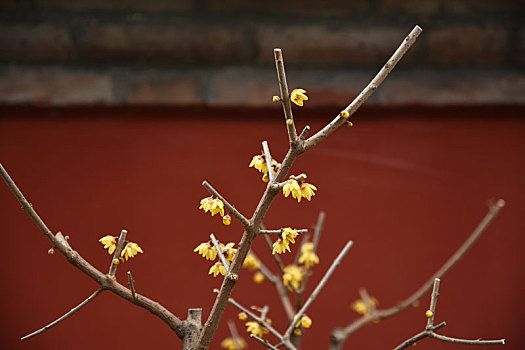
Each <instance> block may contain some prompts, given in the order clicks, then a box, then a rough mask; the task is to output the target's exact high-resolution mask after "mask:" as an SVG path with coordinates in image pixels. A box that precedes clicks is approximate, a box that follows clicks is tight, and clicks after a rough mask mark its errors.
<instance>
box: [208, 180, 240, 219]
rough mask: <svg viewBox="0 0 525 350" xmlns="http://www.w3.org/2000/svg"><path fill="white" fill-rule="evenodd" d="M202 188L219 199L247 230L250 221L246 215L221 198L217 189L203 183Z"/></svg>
mask: <svg viewBox="0 0 525 350" xmlns="http://www.w3.org/2000/svg"><path fill="white" fill-rule="evenodd" d="M202 186H204V188H206V189H207V190H208V192H210V193H211V194H212V195H214V196H215V197H217V198H219V199H220V200H221V201H222V202H223V203H224V206H225V207H226V208H227V209H228V210H229V211H230V212H231V213H232V214H233V216H235V217H236V218H237V219H238V220H239V221H240V222H241V224H242V225H243V226H244V228H245V229H246V228H247V227H248V226H250V221H248V219H246V218H245V217H244V215H242V214H241V213H240V212H239V211H238V210H237V209H235V207H234V206H233V205H231V204H230V203H229V202H228V201H227V200H226V199H224V197H223V196H221V195H220V194H219V192H217V190H215V188H213V187H212V186H211V185H210V184H209V183H208V182H206V181H203V182H202Z"/></svg>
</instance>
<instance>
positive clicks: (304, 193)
mask: <svg viewBox="0 0 525 350" xmlns="http://www.w3.org/2000/svg"><path fill="white" fill-rule="evenodd" d="M314 191H317V187H315V186H314V185H312V184H308V183H306V182H303V183H302V184H301V197H304V198H306V199H308V200H311V198H312V196H315V192H314ZM299 202H300V200H299Z"/></svg>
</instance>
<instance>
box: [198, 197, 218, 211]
mask: <svg viewBox="0 0 525 350" xmlns="http://www.w3.org/2000/svg"><path fill="white" fill-rule="evenodd" d="M199 209H202V210H204V212H205V213H207V212H208V211H209V212H210V213H211V216H214V215H215V214H217V213H219V214H220V215H221V216H224V203H223V202H222V201H221V200H220V199H219V198H215V197H214V196H210V197H206V198H203V199H202V200H201V205H200V207H199Z"/></svg>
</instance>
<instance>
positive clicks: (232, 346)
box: [221, 338, 248, 350]
mask: <svg viewBox="0 0 525 350" xmlns="http://www.w3.org/2000/svg"><path fill="white" fill-rule="evenodd" d="M247 347H248V345H247V344H246V342H245V341H244V339H242V338H237V339H235V340H234V339H233V338H226V339H224V340H223V341H222V342H221V348H224V349H227V350H241V349H246V348H247Z"/></svg>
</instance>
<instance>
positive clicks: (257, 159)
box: [249, 154, 281, 181]
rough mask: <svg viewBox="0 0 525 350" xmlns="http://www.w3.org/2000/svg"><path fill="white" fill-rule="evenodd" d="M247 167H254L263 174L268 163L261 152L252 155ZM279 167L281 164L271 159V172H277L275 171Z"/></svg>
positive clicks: (266, 169)
mask: <svg viewBox="0 0 525 350" xmlns="http://www.w3.org/2000/svg"><path fill="white" fill-rule="evenodd" d="M249 167H250V168H251V167H254V168H255V169H257V170H259V172H261V173H263V174H267V173H268V163H266V158H265V156H264V155H262V154H259V155H256V156H253V158H252V161H251V162H250V165H249ZM280 167H281V164H280V163H278V162H277V161H276V160H275V159H272V169H273V173H274V174H276V173H277V171H278V170H279V168H280ZM263 178H264V177H263ZM263 181H264V179H263Z"/></svg>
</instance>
